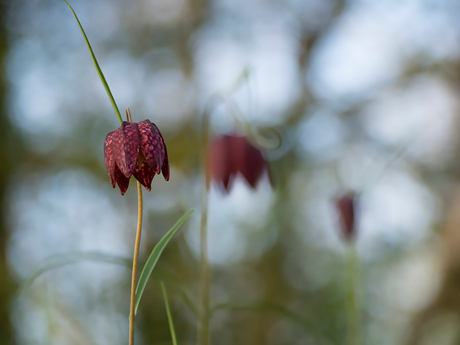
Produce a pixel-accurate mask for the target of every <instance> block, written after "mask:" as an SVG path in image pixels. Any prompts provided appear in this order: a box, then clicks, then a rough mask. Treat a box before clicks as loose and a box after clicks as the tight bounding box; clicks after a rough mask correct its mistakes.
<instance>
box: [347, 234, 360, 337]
mask: <svg viewBox="0 0 460 345" xmlns="http://www.w3.org/2000/svg"><path fill="white" fill-rule="evenodd" d="M359 271H360V269H359V257H358V252H357V250H356V245H355V243H354V242H351V243H349V244H348V246H347V257H346V267H345V288H346V292H345V294H346V296H345V303H346V316H347V345H360V344H362V334H361V302H360V288H359V286H360V279H359V276H360V272H359Z"/></svg>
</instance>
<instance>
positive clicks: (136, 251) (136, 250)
mask: <svg viewBox="0 0 460 345" xmlns="http://www.w3.org/2000/svg"><path fill="white" fill-rule="evenodd" d="M126 118H127V119H128V122H131V121H132V118H131V112H130V111H129V108H126ZM137 202H138V208H137V230H136V241H135V243H134V255H133V273H132V277H131V302H130V312H129V345H134V320H135V318H136V314H135V305H136V276H137V260H138V258H139V246H140V243H141V231H142V209H143V202H142V185H141V184H140V182H139V181H137Z"/></svg>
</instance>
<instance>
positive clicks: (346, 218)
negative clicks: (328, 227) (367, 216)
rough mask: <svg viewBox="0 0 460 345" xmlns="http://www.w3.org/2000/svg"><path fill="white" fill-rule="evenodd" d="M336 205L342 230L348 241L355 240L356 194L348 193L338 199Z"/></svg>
mask: <svg viewBox="0 0 460 345" xmlns="http://www.w3.org/2000/svg"><path fill="white" fill-rule="evenodd" d="M335 205H336V208H337V212H338V215H339V218H340V229H341V231H342V235H343V237H344V238H345V239H346V240H353V239H354V238H355V236H356V228H355V212H356V194H355V193H353V192H347V193H345V194H342V195H341V196H339V197H337V198H336V200H335Z"/></svg>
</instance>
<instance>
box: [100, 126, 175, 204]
mask: <svg viewBox="0 0 460 345" xmlns="http://www.w3.org/2000/svg"><path fill="white" fill-rule="evenodd" d="M104 159H105V166H106V168H107V173H108V174H109V177H110V182H111V183H112V186H113V188H115V185H116V184H118V187H119V188H120V192H121V195H124V194H125V192H126V190H127V189H128V186H129V179H130V178H131V175H134V177H135V178H136V180H138V181H139V182H140V183H141V184H142V185H143V186H144V187H145V188H146V189H147V190H148V191H150V189H151V185H152V180H153V177H154V176H155V174H158V175H159V174H160V172H161V173H162V174H163V177H164V178H165V180H166V181H168V180H169V160H168V152H167V151H166V144H165V141H164V140H163V137H162V136H161V133H160V130H159V129H158V127H157V126H155V124H153V123H151V122H150V121H149V120H143V121H141V122H139V123H136V122H127V121H123V123H122V124H121V126H120V127H119V128H118V129H116V130H115V131H113V132H110V133H109V134H107V137H106V138H105V141H104Z"/></svg>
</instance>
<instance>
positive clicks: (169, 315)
mask: <svg viewBox="0 0 460 345" xmlns="http://www.w3.org/2000/svg"><path fill="white" fill-rule="evenodd" d="M161 291H163V299H164V300H165V307H166V314H167V315H168V323H169V331H170V332H171V339H172V343H173V345H177V339H176V332H175V331H174V323H173V319H172V315H171V309H169V302H168V293H167V292H166V288H165V283H163V281H161Z"/></svg>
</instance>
